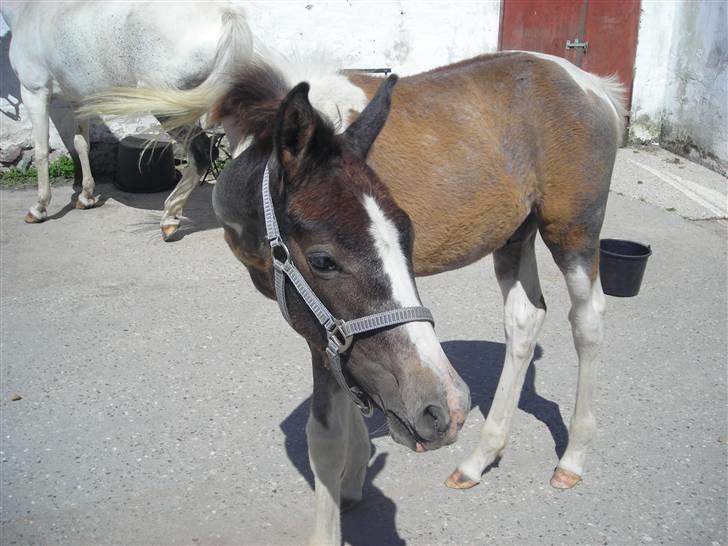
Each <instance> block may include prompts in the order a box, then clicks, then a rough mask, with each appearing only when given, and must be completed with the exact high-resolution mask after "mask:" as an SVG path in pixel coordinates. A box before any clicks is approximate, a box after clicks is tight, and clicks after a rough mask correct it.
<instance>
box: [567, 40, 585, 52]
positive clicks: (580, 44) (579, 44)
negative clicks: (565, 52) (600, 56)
mask: <svg viewBox="0 0 728 546" xmlns="http://www.w3.org/2000/svg"><path fill="white" fill-rule="evenodd" d="M588 47H589V42H580V41H579V39H578V38H577V39H576V40H574V41H573V42H572V41H571V40H566V49H583V50H584V53H586V49H587V48H588Z"/></svg>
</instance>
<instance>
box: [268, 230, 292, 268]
mask: <svg viewBox="0 0 728 546" xmlns="http://www.w3.org/2000/svg"><path fill="white" fill-rule="evenodd" d="M270 252H271V256H273V267H276V268H278V269H282V268H283V266H284V265H286V264H287V263H288V262H290V261H291V252H290V251H289V250H288V247H287V246H286V243H284V242H283V239H281V238H280V237H277V238H275V239H272V240H271V242H270ZM281 252H282V253H283V254H282V255H281Z"/></svg>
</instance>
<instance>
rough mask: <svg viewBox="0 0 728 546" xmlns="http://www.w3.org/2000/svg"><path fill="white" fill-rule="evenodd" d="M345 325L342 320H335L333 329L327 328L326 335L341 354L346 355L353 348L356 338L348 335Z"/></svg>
mask: <svg viewBox="0 0 728 546" xmlns="http://www.w3.org/2000/svg"><path fill="white" fill-rule="evenodd" d="M345 324H346V323H345V322H344V321H343V320H341V319H334V322H333V324H332V325H331V327H330V328H326V335H327V337H328V338H329V342H330V343H331V342H333V343H334V344H335V345H336V350H337V351H338V353H339V354H344V353H345V352H346V351H347V350H348V349H349V347H351V343H352V341H354V336H353V335H351V334H346V332H345V331H344V325H345Z"/></svg>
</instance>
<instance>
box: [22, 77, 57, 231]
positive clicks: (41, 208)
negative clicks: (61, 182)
mask: <svg viewBox="0 0 728 546" xmlns="http://www.w3.org/2000/svg"><path fill="white" fill-rule="evenodd" d="M20 96H21V98H22V99H23V103H24V104H25V108H26V109H27V111H28V115H29V116H30V121H31V123H32V125H33V148H34V154H35V168H36V170H37V171H38V202H37V203H36V204H35V205H33V206H32V207H31V208H30V210H29V211H28V213H27V214H26V215H25V221H26V222H28V223H29V224H35V223H38V222H42V221H43V220H45V219H46V218H48V205H49V204H50V202H51V184H50V179H49V176H48V146H49V144H48V128H49V124H50V118H49V113H48V107H49V100H50V93H49V90H48V89H47V88H45V87H42V88H39V89H35V90H33V91H31V90H30V89H28V88H26V87H24V86H22V87H21V89H20Z"/></svg>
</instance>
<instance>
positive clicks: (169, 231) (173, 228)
mask: <svg viewBox="0 0 728 546" xmlns="http://www.w3.org/2000/svg"><path fill="white" fill-rule="evenodd" d="M177 229H179V224H170V225H167V226H162V239H164V240H165V241H170V240H171V239H172V237H173V236H174V234H175V233H177Z"/></svg>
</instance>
